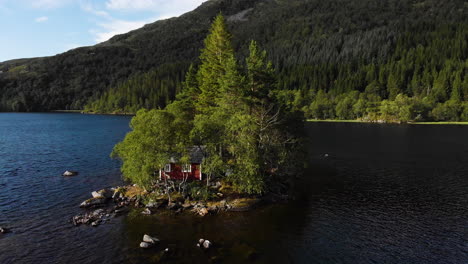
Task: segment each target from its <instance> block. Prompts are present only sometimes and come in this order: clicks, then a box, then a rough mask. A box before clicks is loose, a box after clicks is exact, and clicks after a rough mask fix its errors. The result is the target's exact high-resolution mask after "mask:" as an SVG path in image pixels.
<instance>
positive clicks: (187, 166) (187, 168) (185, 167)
mask: <svg viewBox="0 0 468 264" xmlns="http://www.w3.org/2000/svg"><path fill="white" fill-rule="evenodd" d="M182 172H192V165H190V164H183V165H182Z"/></svg>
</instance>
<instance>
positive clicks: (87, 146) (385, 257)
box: [0, 113, 468, 264]
mask: <svg viewBox="0 0 468 264" xmlns="http://www.w3.org/2000/svg"><path fill="white" fill-rule="evenodd" d="M129 121H130V117H125V116H101V115H80V114H61V113H35V114H18V113H0V226H3V227H7V228H9V229H11V231H12V232H11V233H9V234H6V235H5V234H4V235H0V263H2V264H9V263H15V264H16V263H158V262H164V263H210V262H213V263H246V262H247V263H460V264H461V263H466V260H467V259H468V228H467V227H468V126H443V125H435V126H432V125H428V126H425V125H424V126H422V125H411V126H410V125H377V124H357V123H308V124H307V131H308V135H309V139H310V140H309V141H310V142H309V143H308V144H309V145H308V148H309V152H310V153H309V168H308V169H307V170H306V172H305V175H304V177H303V179H300V180H299V184H298V186H300V188H299V190H298V193H299V198H298V199H297V200H296V201H292V202H289V203H285V204H279V205H272V206H266V207H263V208H260V209H258V210H255V211H251V212H235V213H234V212H232V213H223V214H220V215H211V216H207V217H204V218H200V217H195V216H192V215H190V214H185V213H184V214H180V215H174V214H173V213H168V212H165V213H159V214H156V215H153V216H143V215H141V214H140V213H139V212H138V211H133V212H132V213H130V214H129V215H128V216H126V217H120V218H116V219H113V220H112V221H110V222H108V223H106V224H103V225H101V226H99V227H97V228H94V227H88V226H80V227H74V226H73V225H72V224H71V223H70V218H71V217H72V216H74V215H76V214H78V213H81V212H82V209H80V208H78V205H79V204H80V202H81V201H83V200H85V199H86V198H88V197H89V196H90V193H91V191H94V190H97V189H102V188H105V187H109V186H116V185H119V184H122V180H121V178H120V173H119V166H120V163H119V161H116V160H112V159H110V158H109V154H110V152H111V151H112V147H113V146H114V144H115V143H117V142H118V141H120V140H122V139H123V137H124V136H125V134H126V133H127V132H128V131H129V127H128V126H129ZM65 170H77V171H79V172H80V174H79V175H78V176H76V177H69V178H67V177H63V176H61V174H62V173H63V172H64V171H65ZM145 233H147V234H151V235H155V236H157V237H159V238H160V239H161V240H162V243H161V245H160V246H158V247H156V248H155V249H150V250H142V249H140V248H138V244H139V242H140V240H141V238H142V236H143V234H145ZM199 238H206V239H210V240H211V241H213V242H214V245H215V247H214V249H212V250H210V251H209V252H203V251H201V250H200V249H199V248H197V247H196V246H195V244H196V241H197V240H198V239H199ZM166 247H168V248H169V249H170V251H169V253H168V254H166V255H165V256H163V257H161V254H160V251H161V250H162V249H164V248H166Z"/></svg>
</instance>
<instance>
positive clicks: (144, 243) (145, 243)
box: [140, 242, 153, 248]
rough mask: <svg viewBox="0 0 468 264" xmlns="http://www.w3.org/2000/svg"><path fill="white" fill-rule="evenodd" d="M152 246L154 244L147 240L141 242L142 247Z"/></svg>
mask: <svg viewBox="0 0 468 264" xmlns="http://www.w3.org/2000/svg"><path fill="white" fill-rule="evenodd" d="M152 246H153V244H151V243H147V242H141V243H140V247H141V248H150V247H152Z"/></svg>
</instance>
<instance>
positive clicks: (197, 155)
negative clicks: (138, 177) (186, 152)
mask: <svg viewBox="0 0 468 264" xmlns="http://www.w3.org/2000/svg"><path fill="white" fill-rule="evenodd" d="M202 162H203V150H202V148H201V147H193V148H191V149H190V164H180V163H178V162H177V159H176V158H171V160H170V161H169V163H167V164H166V166H164V170H162V171H159V178H160V179H163V177H167V179H170V180H188V181H193V180H199V181H201V180H202V179H203V176H202V170H201V163H202Z"/></svg>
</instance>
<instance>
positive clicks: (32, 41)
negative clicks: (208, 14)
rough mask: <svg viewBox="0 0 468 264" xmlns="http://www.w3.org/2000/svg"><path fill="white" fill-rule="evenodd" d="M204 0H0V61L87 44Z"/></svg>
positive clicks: (188, 7)
mask: <svg viewBox="0 0 468 264" xmlns="http://www.w3.org/2000/svg"><path fill="white" fill-rule="evenodd" d="M205 1H206V0H0V62H1V61H6V60H11V59H18V58H31V57H42V56H52V55H55V54H58V53H62V52H65V51H67V50H70V49H73V48H77V47H82V46H91V45H95V44H97V43H100V42H103V41H106V40H108V39H109V38H111V37H112V36H114V35H117V34H123V33H126V32H128V31H131V30H134V29H137V28H140V27H142V26H143V25H145V24H148V23H151V22H154V21H157V20H160V19H165V18H170V17H174V16H179V15H181V14H183V13H186V12H188V11H191V10H193V9H195V8H196V7H198V6H199V5H200V4H201V3H202V2H205Z"/></svg>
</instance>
